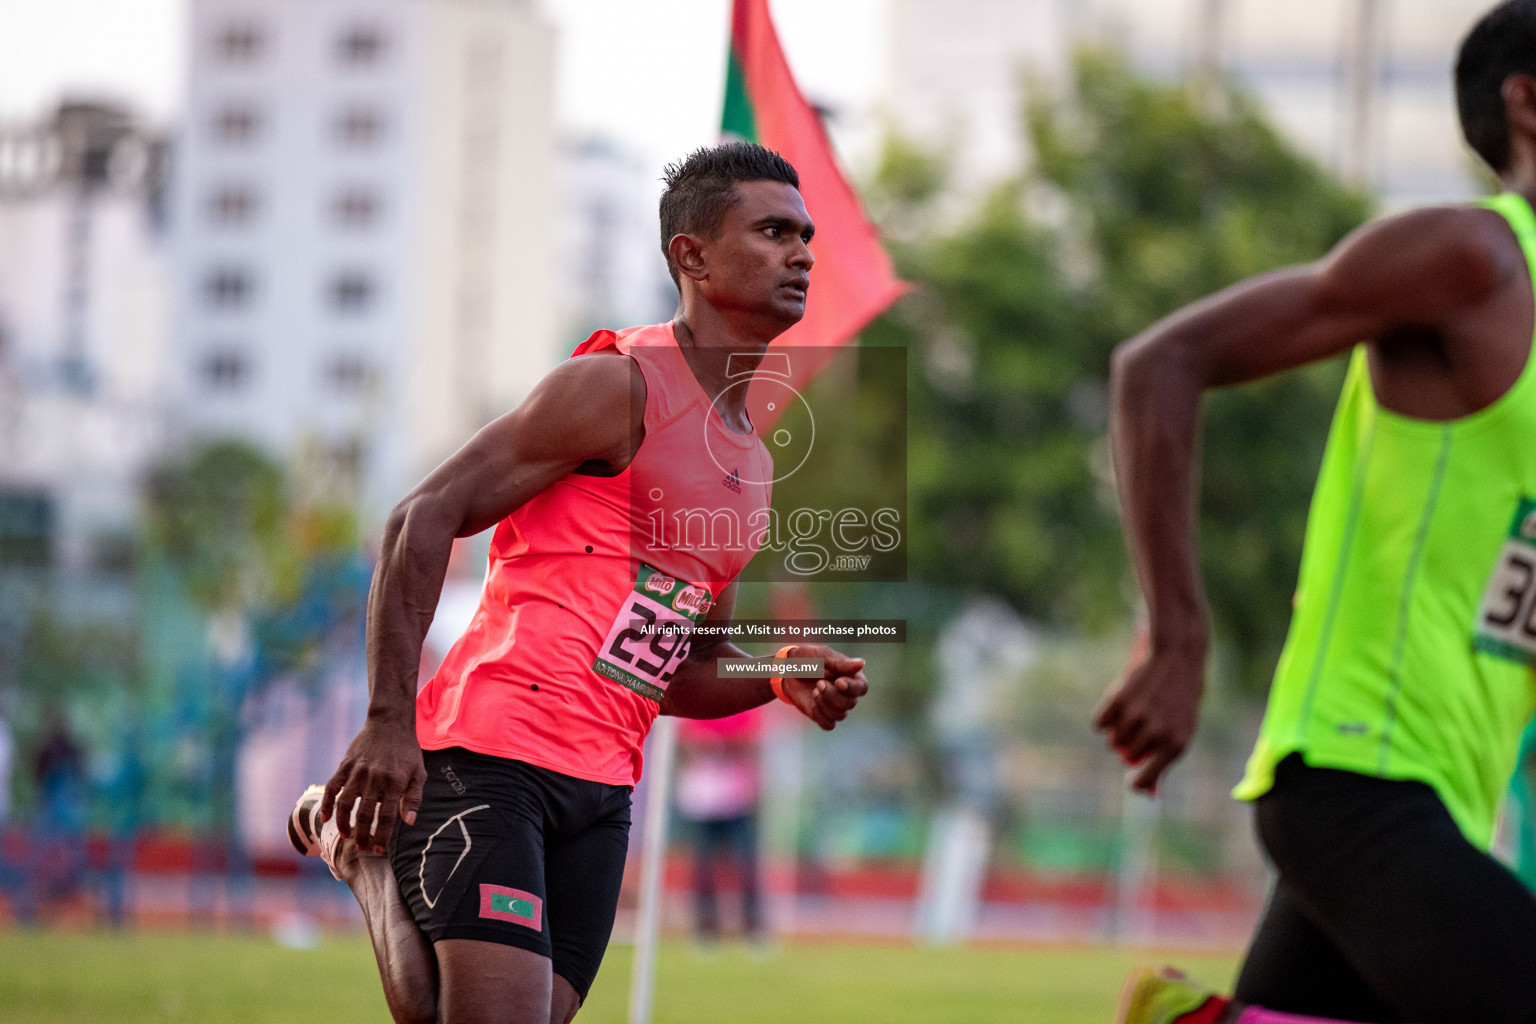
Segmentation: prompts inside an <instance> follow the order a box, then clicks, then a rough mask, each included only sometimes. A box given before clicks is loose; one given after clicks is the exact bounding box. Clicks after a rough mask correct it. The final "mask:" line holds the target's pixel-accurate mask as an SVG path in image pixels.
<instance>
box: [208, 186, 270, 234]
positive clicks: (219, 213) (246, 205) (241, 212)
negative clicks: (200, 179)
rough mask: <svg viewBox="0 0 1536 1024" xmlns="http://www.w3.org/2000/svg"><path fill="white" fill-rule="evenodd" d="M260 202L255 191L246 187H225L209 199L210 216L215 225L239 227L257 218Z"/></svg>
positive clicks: (217, 190)
mask: <svg viewBox="0 0 1536 1024" xmlns="http://www.w3.org/2000/svg"><path fill="white" fill-rule="evenodd" d="M257 206H258V201H257V199H256V192H255V190H254V189H251V188H248V187H246V186H244V185H225V186H223V187H222V188H218V189H215V190H214V193H213V195H211V196H209V197H208V216H209V218H211V219H212V220H213V222H214V223H215V224H222V225H225V226H227V227H239V226H240V225H243V224H249V223H250V222H251V221H252V220H254V219H255V218H256V209H257Z"/></svg>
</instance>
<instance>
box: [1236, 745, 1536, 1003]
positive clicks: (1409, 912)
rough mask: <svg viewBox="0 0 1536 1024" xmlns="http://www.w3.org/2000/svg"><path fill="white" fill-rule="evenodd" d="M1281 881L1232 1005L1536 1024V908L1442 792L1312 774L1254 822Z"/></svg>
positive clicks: (1283, 765)
mask: <svg viewBox="0 0 1536 1024" xmlns="http://www.w3.org/2000/svg"><path fill="white" fill-rule="evenodd" d="M1255 818H1256V821H1257V824H1258V831H1259V839H1260V841H1261V842H1262V843H1263V845H1264V849H1265V850H1266V851H1267V852H1268V854H1269V856H1270V859H1271V860H1272V861H1273V862H1274V865H1275V868H1276V870H1277V872H1278V878H1277V880H1276V883H1275V888H1274V891H1273V893H1272V894H1271V895H1270V900H1269V905H1268V906H1267V907H1266V908H1265V910H1264V919H1263V921H1261V922H1260V924H1259V929H1258V932H1257V933H1256V934H1255V935H1254V939H1253V945H1252V946H1251V947H1250V949H1249V950H1248V956H1247V959H1246V960H1245V961H1244V963H1243V969H1242V973H1241V974H1240V975H1239V977H1238V982H1237V993H1236V995H1237V999H1238V1000H1239V1001H1241V1002H1243V1003H1248V1004H1250V1005H1256V1006H1263V1007H1267V1008H1269V1009H1272V1010H1279V1011H1282V1012H1286V1013H1295V1014H1306V1015H1309V1016H1313V1017H1325V1018H1335V1019H1339V1020H1347V1021H1364V1022H1371V1024H1407V1022H1410V1021H1411V1022H1413V1024H1536V899H1533V898H1532V896H1531V894H1530V893H1529V892H1527V891H1526V890H1525V888H1524V887H1523V886H1522V885H1521V884H1520V882H1519V881H1518V880H1517V879H1516V878H1515V876H1514V875H1513V874H1511V873H1510V872H1509V870H1508V869H1506V868H1505V867H1504V866H1503V865H1502V864H1500V863H1498V862H1497V861H1496V860H1494V859H1493V858H1492V857H1490V856H1489V855H1488V854H1487V853H1486V852H1484V851H1483V850H1480V849H1478V848H1477V847H1475V846H1473V845H1472V844H1471V843H1470V842H1468V841H1467V839H1466V838H1465V837H1464V836H1463V835H1462V834H1461V831H1460V830H1459V829H1458V828H1457V827H1456V823H1455V822H1454V821H1453V820H1452V819H1451V815H1450V812H1449V811H1447V810H1446V809H1445V804H1443V803H1442V802H1441V801H1440V798H1439V797H1438V796H1437V795H1436V794H1435V791H1434V790H1433V789H1431V788H1430V787H1429V786H1427V785H1425V784H1424V783H1422V782H1406V781H1394V780H1388V779H1378V778H1373V777H1371V776H1366V775H1359V774H1356V773H1354V772H1346V771H1336V770H1333V769H1328V768H1312V767H1309V766H1308V765H1306V764H1305V763H1304V762H1303V761H1302V759H1301V757H1300V755H1296V754H1293V755H1291V756H1290V757H1287V758H1286V759H1285V760H1284V761H1282V762H1280V765H1279V766H1278V768H1277V769H1276V772H1275V787H1274V789H1272V790H1271V791H1270V792H1269V793H1267V794H1265V795H1264V796H1262V797H1260V798H1259V800H1258V802H1257V804H1256V810H1255Z"/></svg>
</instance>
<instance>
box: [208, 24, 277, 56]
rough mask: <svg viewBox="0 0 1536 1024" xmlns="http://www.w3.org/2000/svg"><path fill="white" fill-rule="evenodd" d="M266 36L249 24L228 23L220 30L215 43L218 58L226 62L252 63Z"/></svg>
mask: <svg viewBox="0 0 1536 1024" xmlns="http://www.w3.org/2000/svg"><path fill="white" fill-rule="evenodd" d="M266 43H267V40H266V36H265V35H263V33H262V31H261V29H259V28H257V27H256V26H255V25H250V24H234V25H229V26H228V27H226V28H225V29H224V31H222V32H220V33H219V35H218V38H217V40H216V41H215V45H216V46H217V48H218V52H219V59H220V60H223V61H224V62H225V63H226V64H253V63H255V62H256V59H257V58H258V57H260V56H261V52H262V50H263V49H265V47H266Z"/></svg>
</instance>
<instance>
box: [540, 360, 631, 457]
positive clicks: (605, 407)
mask: <svg viewBox="0 0 1536 1024" xmlns="http://www.w3.org/2000/svg"><path fill="white" fill-rule="evenodd" d="M645 398H646V388H645V376H644V374H642V373H641V371H640V367H639V365H638V364H637V363H636V362H635V361H634V360H633V359H631V358H630V357H629V356H626V355H621V354H619V353H617V352H598V353H594V354H591V355H581V356H576V357H574V358H572V359H567V360H566V361H565V362H563V363H561V364H560V365H559V366H557V367H555V369H553V370H551V371H550V373H549V375H548V376H546V377H545V378H544V379H543V380H542V381H540V382H539V383H538V385H537V386H536V387H535V388H534V389H533V391H532V392H531V393H530V394H529V395H528V399H527V401H525V402H524V403H523V405H522V406H521V407H520V409H519V413H520V414H522V416H523V418H525V419H526V420H527V421H528V423H529V426H530V427H534V429H537V430H539V432H541V433H552V434H555V435H557V436H559V437H560V438H561V439H562V441H563V442H564V443H571V442H575V443H576V444H577V445H578V446H579V447H580V448H581V449H583V450H584V451H587V452H590V453H592V458H593V459H596V460H600V461H602V462H606V463H608V464H610V465H616V466H622V465H623V464H627V463H628V461H629V459H630V458H633V456H634V453H635V451H636V450H638V448H639V445H640V441H641V439H642V438H643V437H644V431H645ZM535 424H537V426H535ZM563 446H564V444H562V447H563Z"/></svg>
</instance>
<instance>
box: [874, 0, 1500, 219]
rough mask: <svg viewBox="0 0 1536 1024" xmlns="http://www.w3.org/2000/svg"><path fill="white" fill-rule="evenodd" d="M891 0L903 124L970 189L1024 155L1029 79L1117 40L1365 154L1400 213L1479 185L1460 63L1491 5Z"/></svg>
mask: <svg viewBox="0 0 1536 1024" xmlns="http://www.w3.org/2000/svg"><path fill="white" fill-rule="evenodd" d="M890 3H891V25H892V33H891V61H890V80H891V88H890V92H891V100H892V105H891V109H892V112H893V114H894V116H895V117H896V120H897V123H898V124H899V125H900V126H901V127H902V128H903V129H904V130H906V131H908V132H909V133H911V134H912V135H914V136H915V137H917V138H919V139H925V140H929V141H931V142H933V143H938V144H942V145H944V146H945V147H946V148H948V149H950V150H951V151H953V152H955V153H956V154H957V155H956V160H955V162H956V165H957V167H958V168H959V175H958V177H959V183H960V184H961V186H962V187H965V186H977V185H980V186H984V185H986V184H988V183H990V182H993V181H996V180H997V179H998V178H999V177H1000V176H1002V175H1003V174H1006V173H1009V172H1011V171H1014V170H1016V169H1017V168H1018V167H1019V166H1021V164H1022V162H1023V161H1024V160H1025V159H1027V155H1026V153H1025V147H1024V143H1023V138H1022V133H1021V131H1020V118H1019V110H1020V105H1021V102H1022V99H1023V93H1022V90H1021V88H1020V81H1021V73H1022V72H1024V71H1026V70H1031V71H1034V72H1037V73H1041V74H1043V75H1045V76H1046V77H1050V76H1051V75H1055V74H1059V73H1060V72H1061V71H1062V70H1063V69H1064V68H1065V67H1066V66H1067V64H1066V61H1065V57H1066V55H1067V54H1069V53H1070V51H1071V49H1072V47H1073V46H1074V45H1077V44H1078V43H1081V42H1084V41H1094V40H1109V41H1111V42H1114V43H1116V44H1118V45H1120V46H1123V47H1124V48H1126V49H1127V50H1128V51H1129V52H1130V53H1131V55H1132V56H1133V57H1134V59H1135V60H1136V61H1137V63H1138V64H1139V65H1140V66H1141V67H1143V68H1145V69H1147V70H1148V71H1150V72H1151V73H1153V74H1157V75H1160V76H1165V77H1173V76H1177V75H1181V74H1183V73H1185V72H1186V71H1187V70H1188V69H1189V68H1190V67H1191V66H1193V65H1194V64H1195V63H1196V62H1197V61H1199V60H1200V59H1201V58H1202V55H1204V56H1206V58H1207V59H1210V58H1214V60H1215V61H1216V63H1217V64H1218V65H1219V66H1220V67H1221V68H1222V69H1224V70H1225V71H1226V72H1227V73H1229V74H1231V75H1232V76H1233V77H1235V78H1236V79H1237V81H1238V82H1239V83H1240V84H1241V85H1243V86H1244V87H1245V88H1247V89H1249V90H1251V91H1252V92H1253V93H1254V94H1255V95H1257V96H1258V97H1259V98H1260V99H1261V100H1262V101H1263V103H1264V106H1265V108H1266V109H1267V110H1268V112H1269V114H1270V116H1271V117H1272V118H1273V119H1274V121H1275V123H1276V124H1277V125H1278V126H1279V127H1280V128H1281V129H1282V130H1283V131H1284V132H1286V134H1287V135H1289V136H1290V137H1291V138H1292V139H1294V140H1295V141H1296V142H1297V143H1298V144H1299V145H1300V146H1301V147H1302V148H1303V149H1304V150H1305V151H1307V152H1309V153H1310V154H1311V155H1312V156H1314V157H1315V158H1316V159H1318V160H1319V161H1321V162H1322V163H1324V164H1325V165H1327V166H1330V167H1333V168H1336V169H1340V170H1353V169H1354V167H1353V165H1354V164H1356V163H1358V164H1359V165H1360V167H1359V170H1358V172H1357V176H1359V177H1362V178H1363V179H1364V180H1367V181H1369V182H1370V183H1371V184H1373V185H1375V186H1376V187H1377V188H1378V189H1379V190H1380V191H1381V192H1382V194H1383V197H1384V200H1385V204H1386V206H1387V207H1388V208H1397V207H1401V206H1405V205H1408V204H1411V203H1420V202H1435V201H1439V202H1444V201H1457V200H1462V199H1466V198H1468V197H1470V196H1472V195H1474V194H1475V193H1476V184H1475V182H1474V179H1473V177H1472V174H1471V173H1470V168H1471V166H1472V164H1471V161H1472V158H1471V157H1470V155H1469V153H1468V151H1467V150H1466V148H1465V146H1464V145H1463V143H1462V141H1461V132H1460V129H1459V127H1458V125H1457V120H1456V108H1455V98H1454V93H1453V87H1452V81H1451V68H1452V65H1453V63H1454V61H1455V54H1456V48H1457V47H1458V46H1459V45H1460V42H1461V40H1462V38H1463V37H1464V36H1465V34H1466V32H1467V30H1468V29H1470V28H1471V26H1472V24H1473V23H1474V22H1475V21H1476V19H1477V18H1478V17H1479V16H1480V15H1481V14H1482V13H1483V12H1484V11H1486V10H1487V9H1488V7H1489V6H1490V0H1287V2H1286V3H1275V2H1274V0H890ZM1362 25H1364V26H1365V32H1366V33H1367V34H1366V35H1365V36H1363V37H1362V27H1361V26H1362ZM1361 38H1366V39H1368V40H1369V45H1368V46H1367V47H1366V48H1365V50H1366V52H1368V53H1369V54H1370V55H1371V62H1370V70H1369V72H1368V73H1367V75H1366V81H1367V82H1368V83H1369V85H1370V88H1369V91H1368V96H1367V102H1366V103H1365V105H1364V109H1365V116H1364V118H1361V117H1359V116H1357V114H1356V113H1355V111H1356V110H1357V109H1359V107H1358V106H1357V103H1356V100H1355V96H1356V93H1355V88H1354V84H1353V79H1352V77H1351V76H1352V68H1353V67H1354V65H1355V64H1356V56H1357V54H1358V53H1359V52H1360V47H1359V46H1358V45H1357V42H1358V40H1360V39H1361Z"/></svg>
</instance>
